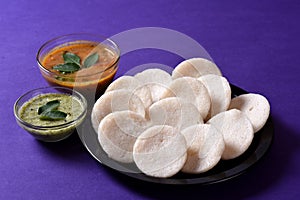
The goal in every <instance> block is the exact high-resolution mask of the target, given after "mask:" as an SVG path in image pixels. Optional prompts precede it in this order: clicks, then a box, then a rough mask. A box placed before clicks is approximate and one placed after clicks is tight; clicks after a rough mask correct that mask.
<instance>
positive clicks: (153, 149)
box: [133, 125, 187, 178]
mask: <svg viewBox="0 0 300 200" xmlns="http://www.w3.org/2000/svg"><path fill="white" fill-rule="evenodd" d="M186 158H187V145H186V141H185V138H184V136H183V135H182V134H181V133H180V132H179V131H178V130H177V129H175V128H173V127H171V126H167V125H157V126H152V127H151V128H149V129H147V130H146V131H144V132H143V133H142V134H141V135H140V136H139V137H138V139H137V140H136V142H135V144H134V147H133V159H134V161H135V163H136V165H137V167H138V168H139V169H140V170H141V171H142V172H143V173H145V174H146V175H148V176H153V177H159V178H167V177H171V176H173V175H175V174H176V173H177V172H179V171H180V170H181V168H182V167H183V165H184V163H185V161H186Z"/></svg>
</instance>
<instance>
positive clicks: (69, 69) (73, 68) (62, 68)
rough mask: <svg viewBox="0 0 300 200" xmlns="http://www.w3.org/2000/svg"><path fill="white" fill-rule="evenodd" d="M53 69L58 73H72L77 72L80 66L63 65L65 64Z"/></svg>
mask: <svg viewBox="0 0 300 200" xmlns="http://www.w3.org/2000/svg"><path fill="white" fill-rule="evenodd" d="M53 69H54V70H57V71H59V72H64V73H73V72H76V71H78V70H79V69H80V66H79V65H77V64H76V63H65V64H60V65H56V66H54V67H53Z"/></svg>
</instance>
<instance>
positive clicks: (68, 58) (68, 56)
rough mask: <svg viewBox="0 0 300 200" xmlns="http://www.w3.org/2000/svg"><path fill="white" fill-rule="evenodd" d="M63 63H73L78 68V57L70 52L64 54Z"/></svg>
mask: <svg viewBox="0 0 300 200" xmlns="http://www.w3.org/2000/svg"><path fill="white" fill-rule="evenodd" d="M63 58H64V61H65V63H75V64H77V65H78V66H80V57H79V56H77V55H76V54H74V53H71V52H65V53H64V54H63Z"/></svg>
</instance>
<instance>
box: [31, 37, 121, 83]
mask: <svg viewBox="0 0 300 200" xmlns="http://www.w3.org/2000/svg"><path fill="white" fill-rule="evenodd" d="M71 36H92V37H97V38H100V39H103V41H105V40H106V41H109V42H110V43H111V44H112V45H113V46H114V47H115V48H116V55H117V59H116V60H115V61H114V62H113V63H112V64H111V65H110V66H109V67H107V68H105V69H104V70H101V71H99V72H97V73H92V74H88V75H77V74H76V76H75V77H76V78H86V77H91V76H95V75H97V74H102V73H104V72H106V71H108V70H110V69H111V68H113V67H114V66H116V65H117V63H118V62H119V60H120V56H121V51H120V47H119V46H118V45H117V43H116V42H114V41H113V40H112V39H110V38H109V37H105V36H103V35H100V34H94V33H85V32H82V33H70V34H65V35H60V36H57V37H54V38H52V39H50V40H48V41H46V42H45V43H43V44H42V46H41V47H40V48H39V50H38V52H37V54H36V61H37V63H38V66H39V68H40V69H41V70H43V71H44V72H45V73H47V74H51V75H55V76H58V77H62V78H70V76H69V74H57V73H54V72H52V71H50V70H48V69H46V68H45V67H44V66H43V65H42V63H41V62H40V59H39V56H40V54H41V51H42V50H43V49H44V48H45V47H46V46H47V45H48V44H50V43H52V42H55V41H56V40H59V39H63V38H68V37H71ZM76 41H80V40H72V41H70V42H67V43H71V42H76ZM86 41H89V40H86ZM60 45H62V44H60ZM60 45H56V47H58V46H60ZM54 48H55V47H54Z"/></svg>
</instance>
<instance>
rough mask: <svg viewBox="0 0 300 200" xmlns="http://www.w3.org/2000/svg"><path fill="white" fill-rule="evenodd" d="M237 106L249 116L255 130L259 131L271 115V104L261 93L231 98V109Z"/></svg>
mask: <svg viewBox="0 0 300 200" xmlns="http://www.w3.org/2000/svg"><path fill="white" fill-rule="evenodd" d="M233 108H236V109H238V110H240V111H242V112H243V113H245V114H246V116H247V117H248V118H249V120H250V121H251V123H252V126H253V129H254V132H255V133H256V132H258V131H259V130H260V129H261V128H262V127H263V126H264V125H265V123H266V122H267V120H268V117H269V115H270V104H269V102H268V100H267V99H266V98H265V97H264V96H262V95H260V94H251V93H250V94H243V95H240V96H237V97H235V98H233V99H232V100H231V103H230V106H229V109H233Z"/></svg>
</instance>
